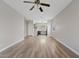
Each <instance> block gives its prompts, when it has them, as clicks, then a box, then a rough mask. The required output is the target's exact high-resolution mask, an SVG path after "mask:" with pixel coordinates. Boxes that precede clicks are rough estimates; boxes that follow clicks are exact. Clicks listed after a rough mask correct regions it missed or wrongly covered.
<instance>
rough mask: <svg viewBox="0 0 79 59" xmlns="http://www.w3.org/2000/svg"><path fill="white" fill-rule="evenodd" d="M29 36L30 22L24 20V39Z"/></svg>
mask: <svg viewBox="0 0 79 59" xmlns="http://www.w3.org/2000/svg"><path fill="white" fill-rule="evenodd" d="M27 35H28V21H27V20H26V19H25V20H24V37H26V36H27Z"/></svg>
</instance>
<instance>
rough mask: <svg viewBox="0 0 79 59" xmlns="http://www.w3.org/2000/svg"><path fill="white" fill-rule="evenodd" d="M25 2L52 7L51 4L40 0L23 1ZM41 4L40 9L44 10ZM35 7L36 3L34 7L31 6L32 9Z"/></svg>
mask: <svg viewBox="0 0 79 59" xmlns="http://www.w3.org/2000/svg"><path fill="white" fill-rule="evenodd" d="M23 2H24V3H32V4H36V5H37V6H38V5H41V6H46V7H50V4H46V3H41V2H40V0H35V1H34V2H31V1H23ZM41 6H40V7H39V10H40V11H41V12H43V9H42V7H41ZM34 7H35V5H33V6H32V8H30V10H33V9H34Z"/></svg>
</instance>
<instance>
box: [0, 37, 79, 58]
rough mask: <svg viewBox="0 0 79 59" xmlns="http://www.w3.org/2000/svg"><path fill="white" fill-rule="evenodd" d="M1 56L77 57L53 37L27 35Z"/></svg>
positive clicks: (0, 55)
mask: <svg viewBox="0 0 79 59" xmlns="http://www.w3.org/2000/svg"><path fill="white" fill-rule="evenodd" d="M0 57H3V58H74V57H76V58H77V57H79V56H77V55H76V54H75V53H73V52H72V51H70V50H69V49H68V48H66V47H64V46H63V45H62V44H60V43H59V42H57V41H56V40H55V39H54V38H53V37H45V36H39V37H32V36H28V37H26V38H25V39H24V41H22V42H20V43H18V44H16V45H15V46H13V47H10V48H8V49H7V50H5V51H3V52H1V53H0Z"/></svg>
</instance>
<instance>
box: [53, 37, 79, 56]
mask: <svg viewBox="0 0 79 59" xmlns="http://www.w3.org/2000/svg"><path fill="white" fill-rule="evenodd" d="M54 38H55V39H56V40H57V41H58V42H59V43H61V44H62V45H64V46H65V47H67V48H68V49H69V50H71V51H72V52H73V53H75V54H76V55H78V56H79V52H77V51H76V50H74V49H72V48H71V47H70V46H68V45H67V44H65V43H63V42H62V41H60V40H58V38H56V37H54Z"/></svg>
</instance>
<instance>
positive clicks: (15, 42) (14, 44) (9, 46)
mask: <svg viewBox="0 0 79 59" xmlns="http://www.w3.org/2000/svg"><path fill="white" fill-rule="evenodd" d="M22 40H23V39H22ZM22 40H18V41H16V42H14V43H12V44H10V45H8V46H7V47H5V48H3V49H1V50H0V52H2V51H5V50H6V49H8V48H10V47H12V46H14V45H16V44H18V43H19V42H21V41H22Z"/></svg>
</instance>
